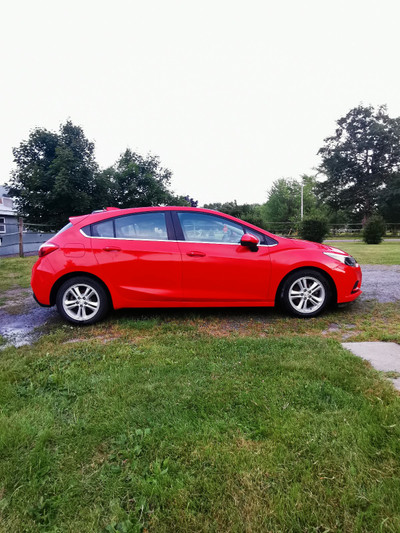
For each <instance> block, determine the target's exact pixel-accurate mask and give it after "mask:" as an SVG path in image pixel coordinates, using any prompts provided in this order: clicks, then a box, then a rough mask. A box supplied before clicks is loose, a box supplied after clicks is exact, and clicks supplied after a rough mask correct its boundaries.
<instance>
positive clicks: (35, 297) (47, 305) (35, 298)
mask: <svg viewBox="0 0 400 533" xmlns="http://www.w3.org/2000/svg"><path fill="white" fill-rule="evenodd" d="M32 296H33V299H34V300H35V302H36V303H37V304H38V305H40V307H52V306H51V305H50V304H42V303H41V302H39V300H38V299H37V296H36V294H35V293H34V292H33V291H32Z"/></svg>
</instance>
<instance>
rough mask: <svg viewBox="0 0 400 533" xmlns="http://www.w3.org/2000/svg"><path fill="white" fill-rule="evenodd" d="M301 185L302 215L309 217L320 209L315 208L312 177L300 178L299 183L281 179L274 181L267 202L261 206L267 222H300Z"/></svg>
mask: <svg viewBox="0 0 400 533" xmlns="http://www.w3.org/2000/svg"><path fill="white" fill-rule="evenodd" d="M302 184H303V203H304V214H305V215H307V216H308V215H311V214H314V213H315V212H317V211H318V210H320V209H321V207H320V208H318V207H317V198H316V196H315V194H314V190H315V187H316V179H315V177H314V176H305V175H304V176H302V177H301V182H299V181H297V180H294V179H285V178H281V179H278V180H276V181H274V183H273V185H272V187H271V189H270V190H269V192H268V200H267V202H266V203H265V204H264V206H263V211H264V218H265V219H266V220H267V222H289V221H299V220H300V209H301V186H302Z"/></svg>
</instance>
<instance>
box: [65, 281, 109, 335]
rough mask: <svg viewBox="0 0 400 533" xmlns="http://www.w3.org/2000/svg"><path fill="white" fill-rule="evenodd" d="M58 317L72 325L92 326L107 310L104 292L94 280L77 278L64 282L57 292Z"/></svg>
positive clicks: (107, 304)
mask: <svg viewBox="0 0 400 533" xmlns="http://www.w3.org/2000/svg"><path fill="white" fill-rule="evenodd" d="M56 304H57V309H58V312H59V313H60V315H61V316H62V317H63V318H65V320H68V321H69V322H72V323H73V324H79V325H86V324H94V323H95V322H97V321H99V320H101V319H102V318H103V317H104V316H105V314H106V313H107V311H108V309H109V303H108V298H107V294H106V291H105V290H104V288H103V287H102V285H101V284H100V283H98V282H97V281H96V280H93V279H91V278H88V277H85V276H79V277H75V278H71V279H68V280H67V281H65V282H64V283H63V284H62V285H61V287H60V288H59V290H58V292H57V298H56Z"/></svg>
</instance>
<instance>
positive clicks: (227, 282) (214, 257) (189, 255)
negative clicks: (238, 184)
mask: <svg viewBox="0 0 400 533" xmlns="http://www.w3.org/2000/svg"><path fill="white" fill-rule="evenodd" d="M173 219H174V224H175V225H176V227H177V235H178V238H179V239H180V240H179V248H180V250H181V253H182V287H183V299H184V300H186V301H191V302H193V303H194V304H195V303H200V302H203V305H206V304H207V303H208V304H210V305H212V304H213V303H215V304H219V305H224V304H226V305H241V304H243V305H244V304H247V305H262V304H263V303H266V301H267V296H268V284H269V273H270V258H269V248H268V246H262V245H261V246H258V247H257V250H256V251H252V250H251V249H250V248H249V247H246V246H242V245H241V244H240V239H241V236H242V235H243V234H244V233H245V229H244V226H243V225H241V224H238V223H236V222H233V221H231V220H230V219H228V218H225V217H224V216H222V215H221V216H218V215H213V214H208V213H203V212H194V211H189V210H187V211H176V212H174V214H173Z"/></svg>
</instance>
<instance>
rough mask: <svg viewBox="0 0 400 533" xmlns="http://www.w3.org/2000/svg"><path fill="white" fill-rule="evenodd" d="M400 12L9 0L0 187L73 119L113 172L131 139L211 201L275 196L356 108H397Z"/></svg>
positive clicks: (325, 0)
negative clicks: (36, 142)
mask: <svg viewBox="0 0 400 533" xmlns="http://www.w3.org/2000/svg"><path fill="white" fill-rule="evenodd" d="M399 19H400V3H399V2H398V0H380V1H379V2H378V1H377V0H374V1H370V0H346V1H344V0H330V1H329V0H318V1H317V0H302V1H296V0H287V1H280V2H278V1H275V2H270V1H268V0H247V1H244V0H243V1H237V0H197V1H192V0H141V1H137V0H126V1H125V0H113V1H112V2H104V1H93V0H80V1H79V0H78V1H77V0H68V1H65V0H64V1H63V2H60V1H59V0H51V1H50V0H35V1H32V0H12V1H11V0H8V2H7V3H5V2H3V4H2V8H1V16H0V50H1V52H0V53H1V71H0V72H1V74H2V83H1V99H0V102H1V103H0V183H1V182H6V181H8V178H9V173H10V170H11V168H12V152H11V149H12V147H13V146H17V145H19V143H20V142H21V140H23V139H27V137H28V135H29V131H30V130H31V129H32V128H35V127H37V126H40V127H45V128H47V129H50V130H58V127H59V125H60V123H62V122H65V121H66V120H67V119H68V118H70V119H71V120H72V121H73V122H74V123H75V124H78V125H80V126H82V127H83V129H84V132H85V134H86V136H87V137H88V138H89V139H90V140H93V141H94V142H95V143H96V157H97V160H98V162H99V164H100V166H102V167H106V166H110V165H112V164H113V163H114V162H115V161H116V159H117V158H118V156H119V154H120V153H121V152H122V151H123V150H124V149H125V148H126V147H130V148H132V149H133V150H136V151H138V152H139V153H141V154H143V155H145V154H147V153H148V152H151V153H153V154H157V155H159V156H160V158H161V162H162V164H163V166H165V167H167V168H169V169H171V170H172V172H173V174H174V178H173V183H172V188H173V190H174V191H175V192H176V193H178V194H190V195H191V196H193V197H194V198H196V199H198V200H199V201H200V204H203V203H205V202H213V201H215V202H217V201H230V200H233V199H236V200H237V201H238V202H239V203H244V202H251V203H253V202H264V201H266V198H267V190H268V189H269V188H270V186H271V184H272V182H273V181H274V180H276V179H278V178H281V177H292V178H298V177H299V176H300V175H301V174H303V173H309V172H312V169H313V167H315V166H316V165H317V164H318V157H317V156H316V153H317V151H318V149H319V148H320V147H321V146H322V144H323V139H324V138H325V137H327V136H328V135H331V134H333V133H334V130H335V121H336V120H337V119H338V118H340V117H341V116H343V115H344V114H346V113H347V112H348V111H349V110H350V109H351V108H352V107H354V106H356V105H358V104H360V103H363V104H372V105H379V104H387V105H388V110H389V114H390V115H391V116H399V115H400V87H399V85H400V83H399V82H400V68H399V63H400V40H399Z"/></svg>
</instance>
